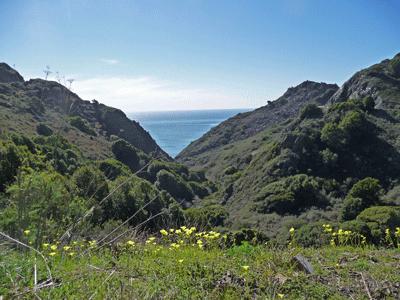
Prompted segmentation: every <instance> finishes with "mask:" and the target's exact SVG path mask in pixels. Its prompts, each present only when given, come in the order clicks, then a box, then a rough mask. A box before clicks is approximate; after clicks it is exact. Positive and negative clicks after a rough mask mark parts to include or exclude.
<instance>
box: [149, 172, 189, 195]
mask: <svg viewBox="0 0 400 300" xmlns="http://www.w3.org/2000/svg"><path fill="white" fill-rule="evenodd" d="M155 186H156V187H157V188H158V189H159V190H165V191H167V192H168V193H170V194H171V196H172V197H174V198H175V199H186V200H192V199H193V197H194V193H193V190H192V188H191V187H190V186H189V185H188V184H187V183H186V182H185V181H183V179H182V178H181V177H179V176H175V175H174V174H173V173H171V172H168V171H166V170H161V171H159V172H158V173H157V181H156V182H155Z"/></svg>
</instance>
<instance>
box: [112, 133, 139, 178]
mask: <svg viewBox="0 0 400 300" xmlns="http://www.w3.org/2000/svg"><path fill="white" fill-rule="evenodd" d="M111 151H112V152H113V153H114V155H115V158H116V159H117V160H119V161H120V162H122V163H123V164H125V165H127V166H128V167H129V169H130V170H131V171H132V172H136V171H137V170H138V169H139V156H138V154H137V149H136V148H135V147H133V146H132V145H131V144H130V143H128V142H127V141H125V140H122V139H119V140H118V141H116V142H114V143H113V144H112V146H111Z"/></svg>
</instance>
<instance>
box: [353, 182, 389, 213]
mask: <svg viewBox="0 0 400 300" xmlns="http://www.w3.org/2000/svg"><path fill="white" fill-rule="evenodd" d="M381 190H382V187H381V186H380V185H379V180H378V179H374V178H371V177H367V178H365V179H363V180H360V181H359V182H357V183H356V184H355V185H353V187H352V188H351V190H350V192H349V198H361V199H362V201H363V206H364V207H365V208H367V207H370V206H372V205H375V204H378V203H379V192H380V191H381Z"/></svg>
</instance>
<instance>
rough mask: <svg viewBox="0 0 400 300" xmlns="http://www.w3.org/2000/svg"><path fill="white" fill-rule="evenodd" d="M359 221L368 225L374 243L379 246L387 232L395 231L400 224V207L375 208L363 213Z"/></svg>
mask: <svg viewBox="0 0 400 300" xmlns="http://www.w3.org/2000/svg"><path fill="white" fill-rule="evenodd" d="M357 220H359V221H362V222H365V223H367V225H368V227H369V228H370V229H371V235H372V238H373V242H374V243H376V244H378V243H379V242H380V241H381V240H382V238H383V237H384V235H385V230H386V229H389V230H395V229H396V227H399V224H400V207H395V206H373V207H370V208H367V209H365V210H364V211H362V212H361V213H360V214H359V215H358V216H357Z"/></svg>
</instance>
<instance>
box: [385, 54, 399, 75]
mask: <svg viewBox="0 0 400 300" xmlns="http://www.w3.org/2000/svg"><path fill="white" fill-rule="evenodd" d="M388 69H389V71H390V73H391V74H392V75H393V76H395V77H400V57H395V58H393V59H392V60H391V61H390V62H389V65H388Z"/></svg>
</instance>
